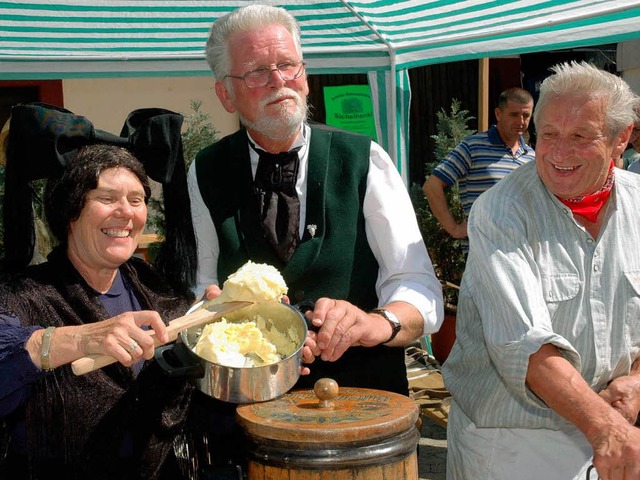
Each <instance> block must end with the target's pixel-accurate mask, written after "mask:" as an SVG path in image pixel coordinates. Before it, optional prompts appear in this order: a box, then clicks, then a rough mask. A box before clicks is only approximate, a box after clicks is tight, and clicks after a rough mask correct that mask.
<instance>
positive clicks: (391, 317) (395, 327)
mask: <svg viewBox="0 0 640 480" xmlns="http://www.w3.org/2000/svg"><path fill="white" fill-rule="evenodd" d="M371 313H377V314H378V315H380V316H381V317H382V318H384V319H385V320H386V321H387V322H389V323H390V324H391V328H392V330H391V336H390V337H389V339H388V340H387V341H386V342H382V343H381V345H383V344H385V343H389V342H390V341H391V340H393V339H394V338H396V335H398V333H400V330H402V324H401V323H400V320H398V317H396V314H395V313H393V312H390V311H389V310H386V309H384V308H376V309H374V310H371Z"/></svg>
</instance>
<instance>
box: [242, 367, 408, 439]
mask: <svg viewBox="0 0 640 480" xmlns="http://www.w3.org/2000/svg"><path fill="white" fill-rule="evenodd" d="M418 416H419V408H418V405H417V403H416V402H415V401H414V400H413V399H411V398H409V397H406V396H404V395H400V394H397V393H392V392H386V391H383V390H374V389H366V388H349V387H338V384H337V383H336V382H335V381H334V380H332V379H320V380H318V381H317V382H316V384H315V386H314V389H313V390H294V391H291V392H289V393H286V394H285V395H283V396H281V397H278V398H276V399H274V400H271V401H268V402H263V403H252V404H246V405H241V406H239V407H238V409H237V417H238V422H239V423H240V424H241V425H242V427H243V428H244V429H245V431H246V432H247V433H249V434H251V435H253V436H255V437H259V438H268V439H273V440H282V441H286V442H300V443H305V444H313V443H327V442H330V443H333V444H339V443H342V442H352V441H361V440H364V439H368V440H376V439H380V438H388V437H391V436H394V435H397V434H398V433H401V432H404V431H406V430H408V429H409V428H411V427H413V426H415V424H416V421H417V420H418Z"/></svg>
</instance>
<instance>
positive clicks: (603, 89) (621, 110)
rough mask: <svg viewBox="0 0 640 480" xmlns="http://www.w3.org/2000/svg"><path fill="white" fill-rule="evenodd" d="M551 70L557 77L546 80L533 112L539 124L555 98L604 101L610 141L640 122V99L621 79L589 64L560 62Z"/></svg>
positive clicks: (541, 87)
mask: <svg viewBox="0 0 640 480" xmlns="http://www.w3.org/2000/svg"><path fill="white" fill-rule="evenodd" d="M551 70H552V71H553V72H554V75H551V76H550V77H547V78H546V79H545V80H544V81H543V82H542V85H541V86H540V97H539V98H538V103H537V105H536V108H535V111H534V112H533V121H534V123H535V124H536V125H537V123H538V117H539V115H540V112H541V111H542V110H543V109H544V108H545V107H546V106H547V104H549V103H552V102H553V100H554V99H556V98H558V97H564V96H582V95H584V96H586V97H589V98H603V99H604V102H605V125H606V128H607V130H608V132H607V134H608V136H609V137H610V138H614V137H617V136H618V135H620V134H621V133H622V131H623V130H624V129H625V128H627V127H628V126H629V125H631V124H633V123H634V122H635V121H636V120H637V118H638V116H637V113H636V110H637V108H638V107H640V98H639V97H637V96H636V95H635V94H634V93H633V91H632V90H631V88H630V87H629V85H628V84H627V82H625V81H624V80H623V79H622V78H620V77H618V76H616V75H613V74H612V73H609V72H605V71H604V70H600V69H599V68H597V67H595V66H594V65H591V64H589V63H587V62H580V63H578V62H576V61H572V62H571V63H560V64H558V65H555V66H554V67H552V68H551Z"/></svg>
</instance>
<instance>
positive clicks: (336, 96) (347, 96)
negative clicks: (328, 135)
mask: <svg viewBox="0 0 640 480" xmlns="http://www.w3.org/2000/svg"><path fill="white" fill-rule="evenodd" d="M324 106H325V109H326V111H327V120H326V123H327V125H331V126H332V127H336V128H342V129H343V130H348V131H350V132H356V133H362V134H365V135H369V136H370V137H371V138H373V139H374V140H375V141H377V136H376V125H375V122H374V119H373V106H372V104H371V91H370V90H369V85H345V86H339V87H324Z"/></svg>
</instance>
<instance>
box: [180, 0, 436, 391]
mask: <svg viewBox="0 0 640 480" xmlns="http://www.w3.org/2000/svg"><path fill="white" fill-rule="evenodd" d="M207 61H208V62H209V65H210V67H211V69H212V71H213V74H214V77H215V79H216V83H215V90H216V94H217V96H218V98H219V99H220V101H221V102H222V105H223V106H224V107H225V109H226V110H227V111H229V112H237V113H238V115H239V117H240V121H241V124H242V128H241V130H239V131H238V132H236V133H234V134H231V135H229V136H227V137H225V138H223V139H222V140H220V141H218V142H216V143H214V144H213V145H210V146H208V147H206V148H204V149H203V150H202V151H200V152H199V153H198V155H197V156H196V159H195V161H194V163H193V164H192V167H191V169H190V172H189V183H190V195H191V202H192V212H193V220H194V223H195V225H194V226H195V229H196V237H197V240H198V260H199V262H198V263H199V267H198V286H197V287H196V291H195V292H194V293H196V295H197V296H198V297H201V296H203V294H204V295H205V297H206V298H213V297H215V296H217V295H218V294H219V292H220V288H219V287H220V286H222V284H223V283H224V281H225V279H226V278H227V277H228V276H229V275H230V274H231V273H233V272H235V271H236V270H237V269H238V268H239V267H241V266H242V265H244V264H245V263H246V262H247V261H248V260H251V261H253V262H256V263H266V264H269V265H273V266H275V267H276V268H277V269H278V270H279V271H280V272H281V273H282V275H283V277H284V279H285V281H286V283H287V286H288V288H289V290H288V296H289V299H290V300H291V303H293V304H304V305H305V306H306V309H307V310H308V311H307V313H306V315H307V318H308V319H309V320H310V321H312V322H313V325H314V327H315V328H314V330H317V332H315V331H314V332H312V333H311V334H310V337H309V338H308V339H307V346H308V347H310V348H311V349H312V351H313V353H314V355H316V356H319V357H320V358H319V359H317V360H316V361H315V362H314V363H313V365H312V366H311V374H310V375H304V376H303V377H302V378H301V379H300V381H299V382H298V384H297V386H298V387H311V386H313V384H314V382H315V381H316V380H317V379H318V378H321V377H326V376H329V377H332V378H334V379H335V380H336V381H337V382H338V384H339V385H342V386H352V387H367V388H377V389H381V390H388V391H394V392H399V393H402V394H405V395H407V394H408V384H407V376H406V369H405V364H404V348H403V347H404V346H406V345H408V344H410V343H412V342H415V341H416V340H417V339H418V338H419V337H420V336H422V335H426V334H429V333H431V332H435V331H436V330H437V329H438V328H439V327H440V324H441V322H442V318H443V310H442V291H441V286H440V283H439V282H438V280H437V279H436V276H435V274H434V271H433V267H432V264H431V261H430V259H429V256H428V254H427V250H426V248H425V245H424V242H423V241H422V237H421V235H420V231H419V229H418V225H417V222H416V217H415V213H414V210H413V208H412V205H411V201H410V199H409V195H408V192H407V190H406V188H405V186H404V184H403V182H402V179H401V178H400V175H399V174H398V171H397V169H396V168H395V166H394V164H393V162H392V161H391V159H390V158H389V156H388V154H387V153H386V152H384V150H383V149H382V148H381V147H380V146H379V145H377V144H376V143H375V142H373V141H372V140H371V139H370V138H369V137H366V136H363V135H358V134H354V133H350V132H345V131H342V130H336V129H333V128H329V127H327V126H325V125H319V124H313V125H310V124H309V123H307V95H308V92H309V88H308V84H307V76H306V71H305V63H304V61H303V59H302V47H301V40H300V29H299V26H298V24H297V22H296V20H295V18H294V17H293V16H292V15H291V14H290V13H288V12H287V11H286V10H284V9H283V8H277V7H273V6H267V5H260V4H251V5H249V6H246V7H242V8H239V9H237V10H235V11H233V12H231V13H230V14H228V15H226V16H224V17H221V18H220V19H218V20H217V21H215V22H214V24H213V26H212V28H211V32H210V36H209V40H208V42H207ZM281 152H284V153H281Z"/></svg>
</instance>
